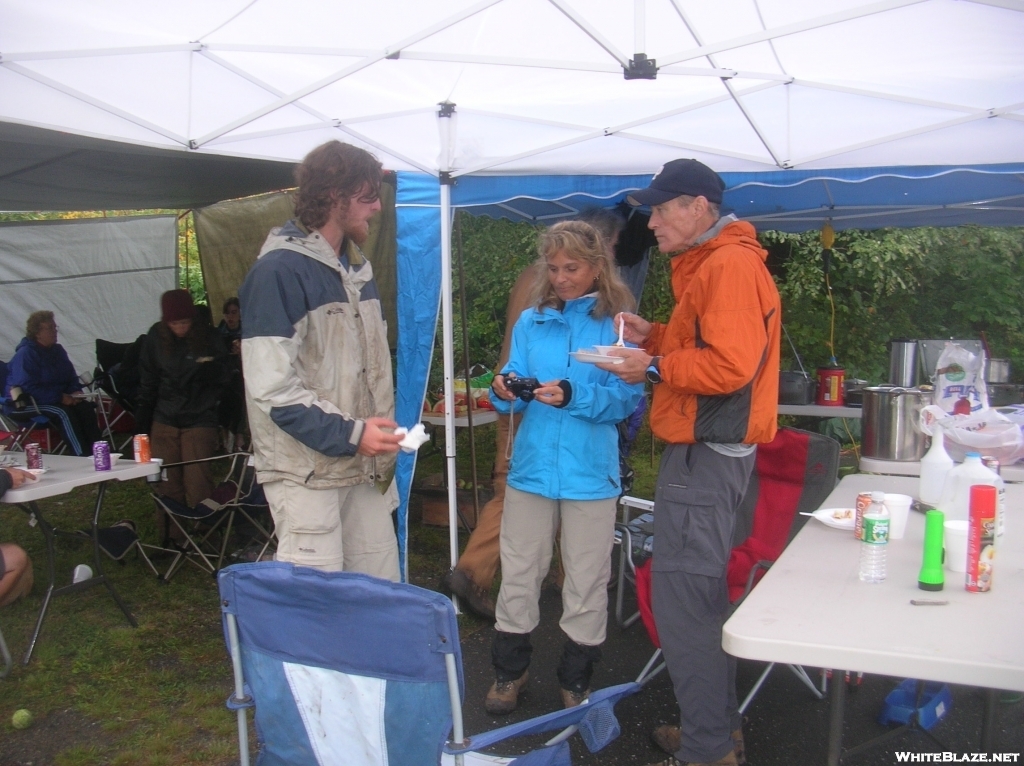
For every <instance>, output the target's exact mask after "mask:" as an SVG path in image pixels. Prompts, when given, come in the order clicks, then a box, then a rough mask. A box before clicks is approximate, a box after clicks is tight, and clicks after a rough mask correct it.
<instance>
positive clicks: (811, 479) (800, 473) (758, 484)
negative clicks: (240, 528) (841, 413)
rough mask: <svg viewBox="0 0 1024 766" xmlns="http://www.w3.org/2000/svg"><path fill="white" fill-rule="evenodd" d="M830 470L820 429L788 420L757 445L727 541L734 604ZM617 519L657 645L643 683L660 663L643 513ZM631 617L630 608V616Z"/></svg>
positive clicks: (830, 455) (799, 524)
mask: <svg viewBox="0 0 1024 766" xmlns="http://www.w3.org/2000/svg"><path fill="white" fill-rule="evenodd" d="M838 473H839V443H838V442H836V441H835V440H833V439H830V438H828V437H827V436H822V435H821V434H816V433H811V432H810V431H801V430H799V429H796V428H780V429H779V430H778V433H777V434H776V435H775V438H774V439H773V440H772V441H771V442H770V443H768V444H761V445H759V446H758V448H757V458H756V462H755V465H754V472H753V474H752V475H751V477H750V484H749V485H748V487H747V493H746V495H745V496H744V498H743V501H742V503H741V504H740V509H739V512H738V517H737V531H736V533H734V535H733V540H734V542H735V540H736V539H737V538H739V539H741V540H742V542H741V543H740V544H739V545H734V546H733V549H732V552H731V553H730V555H729V563H728V565H727V570H726V578H727V580H728V585H729V601H730V603H731V604H732V606H733V608H734V609H735V607H737V606H739V604H740V603H741V602H742V601H743V599H744V598H746V596H747V594H748V593H750V591H751V590H752V589H753V588H754V586H755V585H756V584H757V582H758V581H759V580H760V579H761V577H762V576H764V573H765V572H766V571H767V570H768V569H769V568H770V567H771V565H772V563H773V562H774V561H775V560H776V559H777V558H778V557H779V556H780V555H781V553H782V551H783V550H784V549H785V547H786V545H787V544H788V543H789V541H790V540H792V539H793V538H794V537H796V534H797V532H799V531H800V529H801V528H803V525H804V523H806V521H807V518H806V517H805V516H801V515H800V513H799V512H800V511H804V512H809V511H813V510H816V509H817V508H818V507H819V506H820V505H821V503H822V502H823V501H824V500H825V498H826V497H828V495H829V493H831V491H832V490H833V489H834V488H835V484H836V480H837V476H838ZM647 502H650V501H639V500H636V499H635V498H623V500H622V503H623V505H624V507H625V509H626V511H628V507H638V506H640V507H643V504H644V503H647ZM626 511H624V512H626ZM651 520H652V521H653V517H651ZM617 527H618V530H619V532H621V534H622V548H621V555H622V558H623V559H625V561H626V565H627V566H628V568H629V570H630V572H631V573H632V574H633V577H634V580H635V583H636V592H637V604H638V606H639V616H640V618H641V619H642V620H643V623H644V627H646V628H647V633H648V635H649V636H650V637H651V641H652V642H653V643H654V645H655V646H656V647H659V648H658V649H657V650H656V651H655V653H654V656H653V657H652V658H651V660H650V661H649V662H648V664H647V667H646V668H645V669H644V672H643V673H642V674H641V678H642V679H643V683H646V682H647V681H648V680H650V679H651V678H653V677H654V676H655V675H657V673H658V672H660V671H661V670H662V668H664V663H661V664H660V665H659V666H658V667H656V668H654V666H655V664H656V663H657V662H658V660H659V658H660V655H661V649H660V641H659V640H658V631H657V628H656V627H655V624H654V615H653V613H652V611H651V599H650V586H651V582H650V578H651V573H650V567H651V561H650V553H649V551H650V547H649V542H650V537H651V534H652V531H651V527H650V526H649V525H647V524H645V523H644V520H643V517H640V518H639V519H637V520H631V521H629V522H627V523H625V524H619V525H617ZM645 549H646V556H645ZM621 585H622V583H621V582H620V587H621ZM635 619H636V616H634V617H632V618H630V621H635ZM620 624H621V622H620ZM773 667H775V663H771V664H769V665H768V667H767V668H766V669H765V670H764V672H763V673H762V674H761V676H760V678H758V680H757V682H756V683H755V684H754V686H753V688H752V689H751V690H750V692H748V693H747V696H746V698H745V699H744V700H743V702H742V704H741V705H740V708H739V711H740V713H743V712H744V711H746V709H747V707H749V705H750V704H751V702H753V700H754V697H755V696H756V694H757V692H758V691H759V690H760V688H761V685H762V684H763V683H764V682H765V680H766V679H767V678H768V674H769V673H770V672H771V671H772V668H773ZM788 667H789V668H790V670H791V671H792V672H793V673H794V674H795V675H796V676H797V678H799V679H800V680H801V681H802V682H803V683H804V685H805V686H807V688H808V689H810V690H811V692H812V693H813V694H814V695H815V696H816V697H817V698H818V699H821V698H822V696H823V695H822V692H821V691H819V690H818V688H817V687H816V686H815V685H814V682H813V681H811V679H810V678H809V677H808V675H807V672H806V671H805V670H804V669H803V668H802V667H801V666H799V665H789V666H788ZM652 668H654V670H653V671H652V670H651V669H652Z"/></svg>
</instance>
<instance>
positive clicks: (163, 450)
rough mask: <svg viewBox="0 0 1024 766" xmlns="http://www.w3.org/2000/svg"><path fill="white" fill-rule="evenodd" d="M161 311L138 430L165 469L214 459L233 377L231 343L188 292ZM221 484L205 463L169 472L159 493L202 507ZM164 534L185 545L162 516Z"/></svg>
mask: <svg viewBox="0 0 1024 766" xmlns="http://www.w3.org/2000/svg"><path fill="white" fill-rule="evenodd" d="M160 309H161V315H162V316H161V319H160V321H159V322H157V323H156V324H154V325H153V326H152V327H151V328H150V330H149V334H148V335H147V336H146V342H145V343H144V344H143V347H142V354H141V356H140V358H139V394H138V401H137V403H136V407H135V422H136V425H137V427H138V431H139V433H148V434H149V441H150V449H151V451H152V455H153V457H158V458H161V459H162V460H163V461H164V463H180V462H186V461H191V460H201V459H203V458H208V457H213V455H214V454H215V453H216V452H217V446H218V441H219V440H218V436H217V404H218V402H219V400H220V397H221V392H222V391H223V389H224V384H225V382H226V379H227V372H226V368H225V365H224V361H225V356H226V354H225V351H224V344H223V343H221V340H220V336H219V335H218V334H217V332H216V330H214V328H213V327H212V326H209V325H208V324H207V323H205V322H199V321H197V320H196V314H197V312H196V307H195V305H194V304H193V303H192V296H191V295H190V294H189V292H188V290H170V291H168V292H166V293H164V294H163V295H162V296H161V297H160ZM213 486H214V485H213V473H212V467H211V464H210V463H208V462H207V463H197V464H195V465H189V466H185V467H184V468H181V467H178V468H169V469H168V470H167V480H166V481H163V482H161V483H160V485H159V486H158V487H157V492H158V493H159V494H162V495H167V496H168V497H170V498H172V499H174V500H177V501H178V502H180V503H185V504H186V505H188V506H189V507H195V506H196V505H197V504H199V502H200V501H202V500H205V499H206V498H208V497H209V496H210V493H211V492H213ZM157 528H158V529H160V530H162V531H163V532H164V534H165V537H166V536H168V535H169V537H170V539H171V540H172V541H174V542H179V543H180V542H182V540H181V539H179V538H180V532H178V530H177V528H174V529H170V528H169V527H168V526H167V524H166V520H165V519H164V514H163V512H162V511H161V510H158V511H157ZM165 542H167V541H166V540H165Z"/></svg>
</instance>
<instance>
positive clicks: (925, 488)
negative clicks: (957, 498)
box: [917, 428, 953, 506]
mask: <svg viewBox="0 0 1024 766" xmlns="http://www.w3.org/2000/svg"><path fill="white" fill-rule="evenodd" d="M944 440H945V439H944V436H943V434H942V429H941V428H936V429H935V433H934V434H933V435H932V446H931V447H930V448H929V449H928V452H927V453H926V454H925V456H924V457H923V458H921V484H920V486H919V488H918V492H917V499H918V500H920V501H921V502H922V503H925V504H926V505H931V506H936V505H938V503H939V500H941V499H942V488H943V486H944V485H945V482H946V474H948V473H949V472H950V470H952V468H953V458H951V457H950V456H949V453H947V452H946V447H945V445H944V444H943V441H944Z"/></svg>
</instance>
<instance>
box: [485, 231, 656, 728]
mask: <svg viewBox="0 0 1024 766" xmlns="http://www.w3.org/2000/svg"><path fill="white" fill-rule="evenodd" d="M539 251H540V259H539V264H538V265H539V268H538V269H537V271H536V272H535V273H536V282H535V285H534V293H533V294H534V300H533V306H534V308H528V309H526V310H525V311H524V312H523V313H522V314H521V315H520V317H519V320H518V321H517V322H516V324H515V327H514V328H513V331H512V348H511V351H510V353H509V358H508V363H507V364H506V365H505V366H504V368H503V369H502V372H501V374H500V375H496V376H495V377H494V382H493V383H492V386H491V388H492V391H491V399H492V401H494V406H495V409H496V410H497V411H498V412H505V413H507V412H509V411H510V410H514V411H515V412H522V413H523V419H522V423H521V424H520V426H519V431H518V433H516V435H515V443H514V445H512V456H511V457H512V460H511V464H510V470H509V475H508V486H507V488H506V490H505V508H504V512H503V514H502V518H501V541H500V545H499V547H500V549H501V576H502V580H501V590H500V592H499V593H498V603H497V606H496V608H495V616H496V624H495V628H496V633H495V637H494V642H493V644H492V647H491V661H492V663H493V665H494V670H495V676H496V679H495V682H494V684H493V685H492V686H491V688H490V691H488V693H487V697H486V699H485V701H484V707H485V709H486V710H487V712H488V713H491V714H492V715H503V714H505V713H509V712H511V711H512V710H514V709H515V708H516V705H517V704H518V700H519V695H520V694H521V693H522V691H523V688H524V687H525V686H526V683H527V681H528V679H529V673H528V671H527V668H528V667H529V665H530V655H531V653H532V651H533V647H532V645H531V643H530V633H531V631H532V630H533V629H534V628H536V627H537V624H538V622H539V619H540V612H539V607H538V601H539V598H540V589H541V583H542V582H543V580H544V577H545V575H546V574H547V572H548V568H549V567H550V565H551V549H552V545H553V543H554V539H555V534H556V530H557V529H558V524H559V522H561V526H562V531H561V554H562V567H563V569H564V570H565V582H564V584H563V586H562V617H561V620H560V621H559V625H560V626H561V628H562V630H563V631H564V633H565V635H566V642H565V645H564V647H563V650H562V657H561V661H560V662H559V664H558V682H559V686H560V687H561V692H562V704H563V705H564V706H565V707H574V706H576V705H579V704H580V703H581V702H582V701H583V700H584V699H585V698H586V697H587V696H588V695H589V694H590V678H591V675H592V673H593V668H594V663H596V662H597V661H598V660H599V659H600V657H601V644H603V643H604V639H605V628H606V626H607V623H608V588H607V586H608V578H609V575H610V573H611V551H612V540H613V536H614V528H615V505H616V502H617V500H618V497H619V492H620V478H619V436H618V431H617V429H616V424H617V423H618V422H619V421H621V420H623V419H624V418H626V417H627V416H629V414H630V413H632V412H633V410H634V409H635V408H636V404H637V401H639V399H640V397H641V395H642V393H643V388H642V386H640V385H627V384H626V383H623V382H622V381H621V380H620V379H619V378H618V377H616V376H615V375H612V374H611V373H608V372H605V371H604V370H600V369H598V368H597V367H595V366H594V365H592V364H586V363H584V362H581V361H577V360H576V359H574V358H572V357H570V355H569V352H570V351H575V350H577V349H588V348H591V347H592V346H598V345H612V344H613V343H615V342H616V340H617V337H618V335H617V333H616V330H615V326H614V323H613V320H612V318H613V317H614V316H615V314H616V313H617V312H619V311H622V310H623V309H624V307H627V306H632V305H633V296H632V294H631V293H630V291H629V288H628V287H626V285H625V284H624V283H623V282H622V280H621V279H620V278H619V276H618V273H617V272H616V270H615V268H614V265H613V264H612V262H611V259H610V258H609V257H608V252H607V247H606V243H605V241H604V239H603V238H602V237H601V235H600V234H599V233H598V232H597V230H596V229H594V227H592V226H591V225H589V224H587V223H584V222H582V221H567V222H564V223H557V224H555V225H554V226H552V227H551V228H550V229H548V230H547V231H546V232H545V233H544V234H542V235H541V239H540V247H539ZM516 378H535V379H536V380H537V382H538V387H537V388H536V389H535V390H534V391H533V396H532V398H530V399H529V401H523V400H520V399H518V398H517V397H516V395H515V393H514V392H513V390H512V388H513V387H514V384H511V385H510V382H511V381H513V380H515V379H516Z"/></svg>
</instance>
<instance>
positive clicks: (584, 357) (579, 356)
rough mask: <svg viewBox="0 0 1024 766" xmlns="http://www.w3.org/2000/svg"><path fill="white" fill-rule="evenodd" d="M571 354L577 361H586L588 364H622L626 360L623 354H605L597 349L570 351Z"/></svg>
mask: <svg viewBox="0 0 1024 766" xmlns="http://www.w3.org/2000/svg"><path fill="white" fill-rule="evenodd" d="M569 356H571V357H572V358H573V359H575V360H576V361H577V362H586V363H587V364H598V363H601V364H622V363H623V362H624V361H625V359H624V358H623V357H621V356H605V355H604V354H598V353H597V352H596V351H570V352H569Z"/></svg>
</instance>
